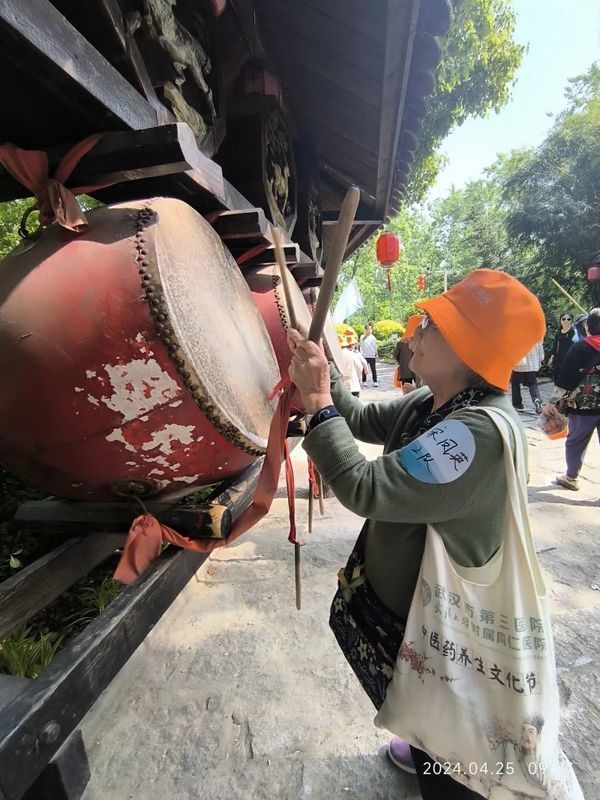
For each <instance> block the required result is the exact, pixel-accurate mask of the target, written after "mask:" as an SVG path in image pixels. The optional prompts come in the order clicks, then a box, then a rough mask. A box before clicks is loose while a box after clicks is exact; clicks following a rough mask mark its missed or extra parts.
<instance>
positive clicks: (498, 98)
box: [409, 0, 525, 200]
mask: <svg viewBox="0 0 600 800" xmlns="http://www.w3.org/2000/svg"><path fill="white" fill-rule="evenodd" d="M514 30H515V15H514V12H513V9H512V0H458V1H457V2H456V3H455V13H454V18H453V20H452V24H451V26H450V30H449V31H448V35H447V36H446V38H445V39H444V41H443V42H442V60H441V63H440V66H439V69H438V72H437V75H436V85H435V89H434V92H433V94H432V95H431V96H430V97H429V98H428V99H427V114H426V117H425V120H424V123H423V129H422V131H421V133H420V135H419V145H418V148H417V154H416V159H415V164H414V167H413V171H412V175H411V183H410V187H409V191H410V196H411V199H412V200H420V199H422V198H423V196H424V194H425V192H426V191H427V189H429V187H430V186H432V185H433V183H434V182H435V179H436V177H437V175H438V172H439V171H440V168H441V166H442V165H443V163H444V159H443V156H442V155H441V154H440V153H439V152H438V149H439V147H440V145H441V143H442V141H443V140H444V139H445V137H446V136H447V135H448V133H449V132H450V131H451V130H452V128H454V127H455V126H457V125H461V124H462V123H463V122H464V121H465V120H466V119H467V118H468V117H485V116H486V115H487V114H489V113H490V112H492V111H499V110H500V109H501V108H502V106H503V105H505V103H506V102H507V101H508V99H509V97H510V90H511V87H512V85H513V83H514V81H515V75H516V72H517V69H518V67H519V66H520V64H521V61H522V58H523V54H524V52H525V48H524V47H523V46H522V45H519V44H517V43H516V42H515V41H514V39H513V36H514Z"/></svg>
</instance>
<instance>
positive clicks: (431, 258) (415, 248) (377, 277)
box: [338, 207, 441, 329]
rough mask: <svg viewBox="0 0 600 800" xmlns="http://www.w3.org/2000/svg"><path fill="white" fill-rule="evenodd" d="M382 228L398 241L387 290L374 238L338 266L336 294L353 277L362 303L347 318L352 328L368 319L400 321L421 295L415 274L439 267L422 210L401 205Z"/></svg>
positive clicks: (430, 226) (408, 314)
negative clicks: (395, 214)
mask: <svg viewBox="0 0 600 800" xmlns="http://www.w3.org/2000/svg"><path fill="white" fill-rule="evenodd" d="M385 230H386V231H388V232H391V233H395V234H396V235H397V236H398V237H399V239H400V241H401V242H402V251H401V253H400V259H399V261H398V263H397V264H396V265H395V266H394V267H393V269H392V272H391V285H392V291H391V292H388V290H387V286H386V277H385V270H383V269H382V267H381V266H380V265H379V263H378V261H377V257H376V254H375V237H374V238H372V239H369V240H368V241H367V242H366V243H365V244H364V245H363V246H362V247H361V248H360V249H359V250H357V251H356V253H354V254H353V255H352V256H351V257H350V258H349V259H348V260H347V261H346V262H345V263H344V265H343V267H342V271H341V274H340V280H339V292H338V294H339V293H340V292H341V291H342V290H343V289H344V287H345V286H346V284H347V283H348V282H349V281H350V280H352V279H353V278H354V279H356V283H357V285H358V288H359V290H360V293H361V296H362V299H363V302H364V304H365V305H364V308H362V309H360V310H359V311H357V312H356V313H355V314H353V315H352V317H351V318H350V319H349V320H348V322H350V324H351V325H352V326H354V327H355V328H357V326H362V325H364V324H365V323H366V322H368V321H370V320H372V321H374V322H376V321H377V320H382V319H388V320H395V321H396V322H400V323H403V324H404V323H405V322H406V319H407V317H409V316H410V314H412V313H413V312H414V302H415V300H417V299H418V298H419V297H421V296H422V293H420V292H419V291H418V290H417V275H420V274H431V273H432V272H433V271H434V270H435V269H437V268H439V263H440V261H441V255H440V252H439V249H438V247H437V245H436V242H435V239H434V236H433V229H432V225H431V219H430V218H429V215H428V214H427V213H426V211H424V210H422V209H419V208H416V207H411V208H404V209H403V210H402V211H401V212H400V214H399V215H398V216H397V217H396V218H395V219H393V220H392V221H391V222H390V223H389V225H387V226H386V229H385ZM425 294H427V292H426V293H425ZM357 329H358V328H357Z"/></svg>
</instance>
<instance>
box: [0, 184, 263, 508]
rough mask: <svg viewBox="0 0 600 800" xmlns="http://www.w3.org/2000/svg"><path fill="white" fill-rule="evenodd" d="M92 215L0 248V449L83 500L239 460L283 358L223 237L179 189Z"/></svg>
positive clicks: (27, 475)
mask: <svg viewBox="0 0 600 800" xmlns="http://www.w3.org/2000/svg"><path fill="white" fill-rule="evenodd" d="M88 221H89V227H88V228H87V229H86V230H84V232H83V233H81V234H79V235H77V234H73V233H72V232H70V231H67V230H65V229H63V228H61V227H60V226H58V225H53V226H51V227H50V228H48V229H46V230H45V231H44V232H43V234H42V235H41V237H40V238H39V240H37V241H35V243H34V244H33V245H31V244H29V243H28V244H26V245H25V247H24V248H23V249H22V250H17V251H15V252H14V253H12V254H11V255H10V256H8V257H7V258H6V259H5V260H4V261H3V262H2V263H0V369H1V374H2V376H3V380H2V383H1V385H0V461H2V463H3V464H4V465H5V466H6V467H7V468H8V469H10V470H11V471H13V472H14V473H15V474H17V475H19V476H20V477H22V478H23V479H25V480H27V481H29V482H30V483H32V484H34V485H37V486H39V487H41V488H43V489H45V490H47V491H48V492H51V493H52V494H55V495H57V496H60V497H66V498H73V499H87V500H90V499H94V500H114V499H115V494H114V487H115V484H118V483H120V482H123V481H128V480H133V479H135V480H143V481H146V482H148V484H147V485H148V487H149V488H150V490H151V491H152V492H154V493H159V492H165V491H166V492H171V491H178V490H181V489H183V488H185V487H193V486H200V485H206V484H210V483H213V482H215V481H219V480H222V479H225V478H230V477H234V476H236V475H238V474H239V473H240V472H241V471H243V470H244V469H245V468H246V467H247V466H248V465H249V464H250V463H252V461H254V460H255V459H256V458H257V457H258V456H260V455H261V454H262V453H264V450H265V448H266V441H267V438H268V431H269V425H270V421H271V418H272V414H273V410H274V402H270V401H268V399H267V398H268V394H269V392H270V390H271V388H272V387H273V385H274V384H275V383H276V382H277V380H278V377H279V371H278V369H277V363H276V360H275V355H274V353H273V348H272V346H271V343H270V340H269V337H268V334H267V331H266V329H265V327H264V323H263V321H262V319H261V317H260V315H259V313H258V311H257V309H256V307H255V304H254V302H253V300H252V296H251V294H250V291H249V290H248V287H247V285H246V283H245V282H244V279H243V277H242V275H241V273H240V271H239V268H238V267H237V265H236V264H235V262H234V261H233V259H232V257H231V255H230V253H229V251H227V250H226V248H224V247H223V245H222V243H221V240H220V239H219V237H218V236H217V235H216V234H215V232H214V231H213V230H212V228H211V227H210V225H208V223H207V222H206V221H205V220H204V219H203V218H202V217H201V216H200V215H199V214H197V213H196V212H195V211H194V210H193V209H191V208H190V207H189V206H187V205H186V204H185V203H182V202H180V201H178V200H171V199H165V198H157V199H154V200H152V201H144V202H135V203H126V204H121V205H117V206H107V207H104V208H100V209H96V210H94V211H92V212H90V213H89V214H88Z"/></svg>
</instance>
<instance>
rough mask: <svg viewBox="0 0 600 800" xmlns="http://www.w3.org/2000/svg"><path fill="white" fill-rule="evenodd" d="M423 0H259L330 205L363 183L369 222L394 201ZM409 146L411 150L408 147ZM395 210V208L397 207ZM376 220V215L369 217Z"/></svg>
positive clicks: (271, 48) (292, 108)
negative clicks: (316, 161) (351, 185)
mask: <svg viewBox="0 0 600 800" xmlns="http://www.w3.org/2000/svg"><path fill="white" fill-rule="evenodd" d="M420 4H421V3H420V0H371V2H369V3H365V2H362V0H333V2H327V3H322V2H319V1H318V0H309V1H308V2H307V1H306V0H276V2H273V0H258V2H257V11H258V24H259V25H260V27H261V31H262V34H263V38H264V41H265V49H266V51H267V53H268V54H269V56H270V59H271V62H272V66H273V69H274V71H275V72H276V73H277V74H278V75H279V77H280V79H281V81H282V87H283V95H284V100H285V104H286V110H287V111H289V113H290V116H291V118H292V120H293V123H294V126H295V131H296V135H297V136H298V137H299V138H302V137H308V138H309V139H310V140H311V141H312V143H313V145H314V148H315V150H316V152H317V155H318V159H319V166H320V170H321V176H322V179H321V196H322V201H323V208H324V211H325V212H328V211H335V210H337V209H338V208H339V204H340V202H341V198H342V197H343V193H344V191H345V189H346V187H347V186H348V185H350V184H356V185H357V186H358V187H359V189H360V191H361V200H362V206H361V207H362V209H363V211H364V212H365V213H366V219H368V221H369V222H371V223H372V222H373V221H377V222H379V223H380V224H381V223H383V222H384V221H385V218H386V216H388V215H389V213H390V211H391V210H392V209H391V196H392V190H393V186H394V169H395V165H396V162H397V160H398V157H399V138H400V131H401V128H402V123H403V117H404V113H403V112H404V106H405V99H406V96H407V89H408V87H409V79H410V73H411V59H412V49H413V42H414V40H415V35H416V31H417V23H418V17H419V8H420ZM400 155H402V153H400ZM392 213H393V211H392ZM369 229H370V230H371V231H372V230H373V225H372V224H371V225H369Z"/></svg>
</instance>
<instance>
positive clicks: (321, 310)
mask: <svg viewBox="0 0 600 800" xmlns="http://www.w3.org/2000/svg"><path fill="white" fill-rule="evenodd" d="M359 200H360V192H359V190H358V189H357V187H356V186H351V187H350V188H349V189H348V191H347V192H346V196H345V197H344V201H343V203H342V207H341V208H340V216H339V219H338V221H337V225H336V226H335V231H334V234H333V241H332V243H331V248H330V251H329V254H328V257H327V266H326V267H325V273H324V275H323V281H322V282H321V290H320V292H319V296H318V297H317V304H316V306H315V311H314V314H313V318H312V322H311V323H310V330H309V332H308V338H309V339H310V341H311V342H317V343H318V342H319V340H320V339H321V336H322V335H323V327H324V326H325V320H326V318H327V312H328V311H329V306H330V305H331V301H332V300H333V294H334V292H335V287H336V284H337V279H338V276H339V274H340V269H341V267H342V262H343V260H344V254H345V253H346V247H348V239H349V238H350V231H351V230H352V224H353V222H354V217H355V215H356V209H357V208H358V201H359Z"/></svg>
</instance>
